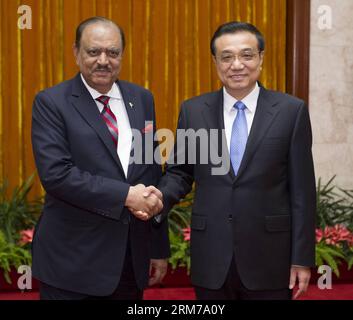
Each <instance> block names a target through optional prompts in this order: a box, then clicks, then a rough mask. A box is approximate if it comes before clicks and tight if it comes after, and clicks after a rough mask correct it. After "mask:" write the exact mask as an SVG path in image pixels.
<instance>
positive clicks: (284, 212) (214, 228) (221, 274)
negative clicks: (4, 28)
mask: <svg viewBox="0 0 353 320" xmlns="http://www.w3.org/2000/svg"><path fill="white" fill-rule="evenodd" d="M190 128H192V129H195V130H199V129H202V128H206V129H207V130H208V129H218V130H220V129H224V120H223V92H222V90H220V91H218V92H212V93H208V94H204V95H201V96H199V97H196V98H193V99H190V100H188V101H186V102H184V103H183V104H182V108H181V112H180V116H179V122H178V129H190ZM219 137H221V138H223V139H225V137H224V135H223V136H222V134H220V135H219ZM221 138H220V139H219V141H218V146H220V145H221V143H220V142H221ZM179 142H180V141H179ZM311 144H312V136H311V126H310V120H309V114H308V109H307V107H306V106H305V104H304V102H303V101H301V100H299V99H297V98H295V97H292V96H289V95H287V94H283V93H279V92H274V91H269V90H266V89H264V88H262V87H261V89H260V95H259V99H258V105H257V109H256V113H255V116H254V120H253V124H252V127H251V132H250V134H249V137H248V141H247V146H246V150H245V154H244V157H243V160H242V163H241V166H240V169H239V172H238V175H237V176H235V175H234V172H233V169H230V171H229V173H228V174H225V175H212V174H211V168H212V167H213V166H212V165H211V164H210V161H209V162H208V164H201V163H200V162H199V161H200V149H199V148H200V143H199V142H198V143H197V149H196V157H195V158H196V164H194V165H192V164H170V165H168V166H167V170H166V174H165V175H164V176H163V178H162V180H161V183H160V185H159V188H160V189H161V191H162V192H163V195H164V201H165V203H164V204H165V209H164V213H163V214H164V215H166V214H167V212H168V211H169V210H170V208H171V207H172V205H173V204H175V203H176V202H178V201H179V199H180V198H182V197H184V196H185V195H186V194H187V193H188V192H189V191H190V190H191V187H192V183H193V182H195V199H194V203H193V211H192V218H191V278H192V283H193V284H194V285H197V286H202V287H206V288H210V289H218V288H220V287H221V285H222V284H223V282H224V280H225V278H226V274H227V271H228V268H229V266H230V262H231V259H232V256H233V253H234V255H235V261H236V265H237V268H238V272H239V274H240V276H241V279H242V281H243V283H244V285H245V286H246V287H247V288H248V289H252V290H270V289H280V288H288V285H289V273H290V265H291V264H296V265H302V266H314V263H315V261H314V253H315V250H314V245H315V223H314V216H315V207H316V200H315V197H316V192H315V177H314V169H313V160H312V153H311ZM175 148H176V147H175ZM201 148H204V146H202V147H201ZM210 148H215V144H214V143H212V142H211V145H210ZM218 148H219V147H218ZM218 152H219V154H220V153H221V150H220V149H219V150H218ZM178 153H179V155H180V154H181V153H183V152H182V151H180V150H175V153H174V154H178ZM185 157H186V159H188V158H190V150H188V149H187V148H186V154H185ZM226 159H227V161H228V164H230V160H229V153H228V150H227V148H226ZM174 161H176V159H174Z"/></svg>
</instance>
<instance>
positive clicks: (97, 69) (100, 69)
mask: <svg viewBox="0 0 353 320" xmlns="http://www.w3.org/2000/svg"><path fill="white" fill-rule="evenodd" d="M94 71H109V72H110V71H111V69H110V68H109V67H98V68H96V69H94Z"/></svg>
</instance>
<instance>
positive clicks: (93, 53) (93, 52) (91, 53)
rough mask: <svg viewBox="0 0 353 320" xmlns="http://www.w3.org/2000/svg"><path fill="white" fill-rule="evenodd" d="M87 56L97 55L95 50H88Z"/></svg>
mask: <svg viewBox="0 0 353 320" xmlns="http://www.w3.org/2000/svg"><path fill="white" fill-rule="evenodd" d="M88 54H89V55H90V56H93V57H94V56H96V55H97V54H98V51H97V50H88Z"/></svg>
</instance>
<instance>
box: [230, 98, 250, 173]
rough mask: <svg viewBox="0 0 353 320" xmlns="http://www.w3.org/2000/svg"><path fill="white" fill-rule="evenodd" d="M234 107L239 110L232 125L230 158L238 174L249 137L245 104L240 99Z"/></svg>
mask: <svg viewBox="0 0 353 320" xmlns="http://www.w3.org/2000/svg"><path fill="white" fill-rule="evenodd" d="M233 107H234V108H236V109H237V110H238V112H237V116H236V118H235V120H234V122H233V126H232V136H231V139H230V160H231V162H232V166H233V170H234V174H235V175H237V174H238V170H239V167H240V163H241V160H242V158H243V155H244V151H245V146H246V141H247V139H248V125H247V122H246V117H245V109H246V106H245V104H244V103H242V102H241V101H238V102H237V103H235V104H234V106H233Z"/></svg>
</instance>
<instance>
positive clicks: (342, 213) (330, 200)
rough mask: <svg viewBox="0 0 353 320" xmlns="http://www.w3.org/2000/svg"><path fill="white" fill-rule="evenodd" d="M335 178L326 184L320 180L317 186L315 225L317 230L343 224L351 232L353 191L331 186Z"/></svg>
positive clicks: (352, 227) (352, 225) (352, 223)
mask: <svg viewBox="0 0 353 320" xmlns="http://www.w3.org/2000/svg"><path fill="white" fill-rule="evenodd" d="M335 178H336V176H333V177H332V178H331V179H330V180H329V181H328V182H327V183H326V184H324V185H323V184H322V182H321V178H320V179H319V180H318V186H317V194H316V196H317V207H316V225H317V227H318V228H321V229H323V228H325V227H326V226H334V225H336V224H343V225H345V226H346V227H348V228H349V229H350V230H353V190H346V189H342V188H338V187H336V186H335V185H333V181H334V179H335Z"/></svg>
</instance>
